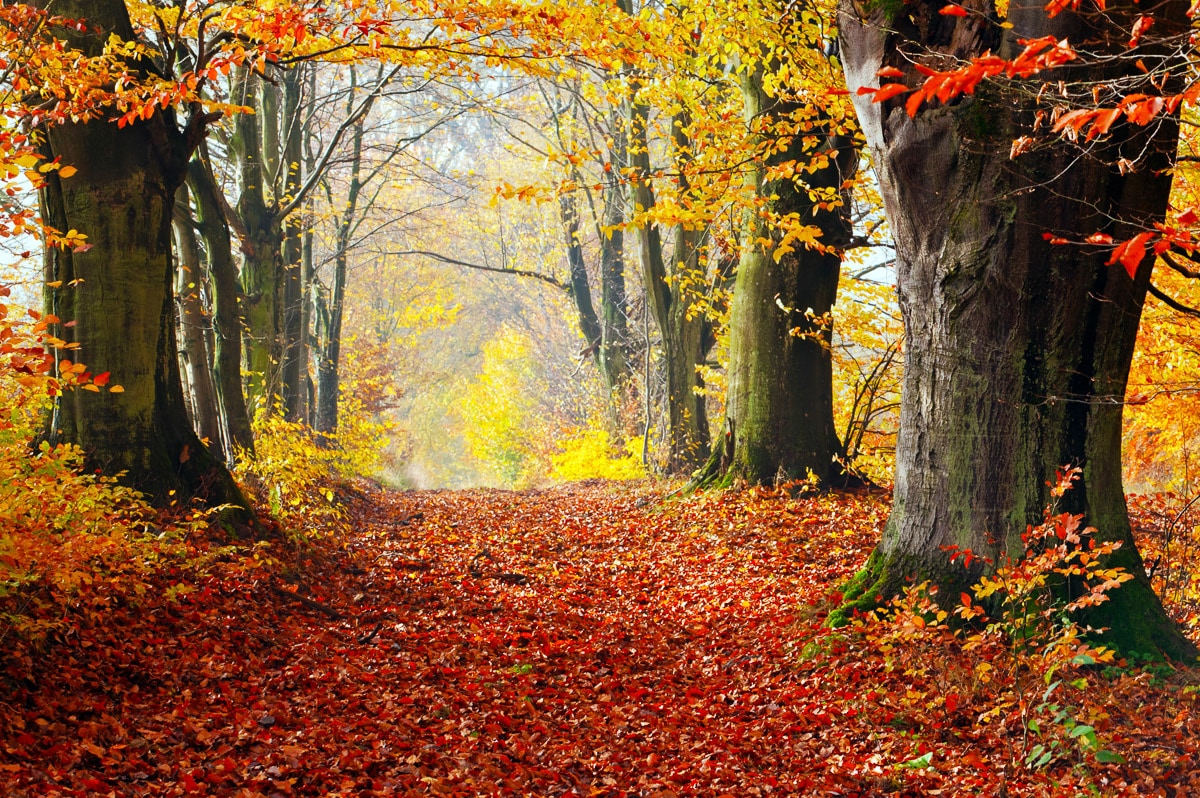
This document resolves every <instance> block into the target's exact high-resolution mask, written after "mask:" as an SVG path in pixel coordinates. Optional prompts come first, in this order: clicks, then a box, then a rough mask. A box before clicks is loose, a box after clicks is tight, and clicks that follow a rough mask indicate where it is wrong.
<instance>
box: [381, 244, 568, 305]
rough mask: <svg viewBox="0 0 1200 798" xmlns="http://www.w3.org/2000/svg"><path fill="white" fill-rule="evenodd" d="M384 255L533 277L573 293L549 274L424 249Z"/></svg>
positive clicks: (394, 251) (392, 251)
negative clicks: (453, 256)
mask: <svg viewBox="0 0 1200 798" xmlns="http://www.w3.org/2000/svg"><path fill="white" fill-rule="evenodd" d="M383 254H385V255H396V256H397V257H405V256H409V255H419V256H422V257H426V258H432V259H433V260H437V261H441V262H442V263H449V264H451V265H452V266H465V267H466V268H468V269H478V270H479V271H481V272H496V273H497V274H513V275H516V276H517V277H532V278H533V279H534V280H541V281H542V282H543V283H546V284H547V285H552V286H554V287H555V288H557V289H559V290H561V291H565V292H566V293H568V294H570V293H571V286H569V285H567V284H566V283H564V282H563V281H562V280H559V279H558V278H557V277H553V276H551V275H549V274H542V273H541V272H533V271H529V270H527V269H512V268H509V267H507V266H484V265H483V264H482V263H470V262H468V261H465V260H458V259H457V258H450V257H447V256H445V255H439V254H438V253H436V252H429V251H427V250H423V249H405V250H388V251H386V252H384V253H383Z"/></svg>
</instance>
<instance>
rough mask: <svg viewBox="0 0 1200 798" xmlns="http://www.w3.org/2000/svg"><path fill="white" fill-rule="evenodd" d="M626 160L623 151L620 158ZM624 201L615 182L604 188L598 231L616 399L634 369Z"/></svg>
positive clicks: (607, 363)
mask: <svg viewBox="0 0 1200 798" xmlns="http://www.w3.org/2000/svg"><path fill="white" fill-rule="evenodd" d="M624 160H625V155H624V154H623V153H622V154H621V156H620V161H618V162H619V163H623V162H624ZM615 168H616V167H615V166H614V169H615ZM623 205H624V202H623V198H622V196H621V192H620V191H618V190H617V188H616V187H615V186H614V187H612V188H607V189H605V191H604V215H603V217H602V218H603V221H602V227H603V228H604V229H601V230H599V231H597V232H598V233H599V236H598V240H599V242H600V352H599V355H600V369H601V371H602V372H603V373H604V375H605V383H606V385H607V386H608V388H609V391H610V393H611V396H610V399H611V400H613V401H617V400H619V398H620V396H621V394H622V393H623V392H624V391H625V389H626V388H627V386H628V384H629V377H630V372H631V369H632V364H631V363H630V360H629V323H628V318H627V316H626V304H627V302H628V299H627V297H626V294H625V234H624V233H623V232H622V231H621V230H620V229H619V228H620V226H621V224H623V223H624V221H625V215H624V213H623V212H622V207H623ZM605 230H608V231H610V232H607V233H606V232H605Z"/></svg>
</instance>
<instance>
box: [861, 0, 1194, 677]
mask: <svg viewBox="0 0 1200 798" xmlns="http://www.w3.org/2000/svg"><path fill="white" fill-rule="evenodd" d="M1066 6H1067V4H1066V3H1060V2H1054V3H1051V6H1050V7H1048V11H1049V13H1048V11H1047V10H1044V9H1043V8H1042V7H1041V6H1040V5H1038V4H1016V3H1014V4H1013V5H1012V6H1011V7H1010V8H1008V9H1007V16H1006V15H1005V12H1006V9H1005V8H1003V7H1002V6H1001V4H999V3H997V4H995V5H993V3H992V2H991V1H990V0H986V1H985V2H967V3H964V4H963V5H962V6H957V5H946V4H945V3H942V2H941V0H938V2H920V3H915V4H904V5H898V4H890V3H882V4H877V5H863V4H859V3H857V2H854V1H853V0H846V2H843V3H842V6H841V13H840V16H839V30H840V36H841V44H842V56H843V58H844V60H845V70H846V75H847V79H848V86H849V89H850V90H851V91H852V92H855V93H856V97H857V106H858V111H859V118H860V121H861V124H862V127H863V129H864V131H865V133H866V138H867V141H868V142H869V145H870V146H871V148H872V150H873V152H874V155H875V159H876V164H877V170H878V175H879V182H880V185H881V189H882V193H883V197H884V204H885V207H886V209H887V213H888V217H889V221H890V223H891V225H892V229H893V232H894V235H895V239H896V249H897V278H898V289H899V294H900V304H901V308H902V311H903V314H904V324H905V338H906V347H907V349H906V353H905V357H906V361H905V372H904V387H903V398H902V408H901V427H900V435H899V439H898V443H897V471H896V483H895V496H894V503H893V509H892V515H891V518H890V521H889V523H888V527H887V531H886V533H885V535H884V539H883V541H882V542H881V543H880V545H879V547H878V548H877V549H876V550H875V552H874V554H873V555H872V556H871V558H870V561H869V562H868V564H867V566H866V568H865V570H864V571H863V572H862V573H861V574H860V575H859V576H858V577H857V579H856V580H855V582H854V583H852V585H851V586H850V589H849V590H848V591H847V592H846V598H847V600H849V601H850V602H852V606H853V604H854V603H857V604H859V605H862V604H867V603H871V602H874V601H875V600H876V599H877V597H879V596H881V595H883V596H886V595H889V594H894V593H896V592H897V591H899V590H900V589H901V588H902V587H903V586H904V585H905V584H908V583H909V582H910V581H911V580H913V579H916V580H917V581H921V580H926V579H928V580H930V581H931V582H932V583H933V584H935V585H937V586H938V587H940V588H941V595H942V596H944V597H957V596H958V595H959V591H960V590H962V589H965V588H966V586H967V585H968V584H970V582H971V580H973V579H974V578H975V577H976V576H977V575H978V572H979V571H980V570H981V569H982V568H983V567H984V565H983V560H975V561H974V567H973V568H971V569H965V568H963V567H962V565H961V564H960V563H958V562H955V563H952V562H951V561H950V557H949V555H948V553H947V552H946V551H945V550H944V549H945V548H946V547H950V546H954V547H959V548H960V549H970V550H972V551H973V552H974V553H975V554H976V555H978V556H979V557H983V558H989V559H990V560H992V561H996V560H997V559H999V558H1002V557H1004V556H1013V557H1019V556H1020V555H1021V553H1022V552H1023V551H1024V547H1023V544H1022V540H1021V535H1022V533H1023V532H1024V531H1025V529H1026V527H1027V525H1029V524H1036V523H1038V522H1039V521H1040V520H1041V518H1042V514H1043V510H1044V508H1045V507H1046V506H1047V505H1048V504H1049V503H1050V502H1051V501H1052V498H1053V497H1052V496H1051V494H1050V487H1049V486H1051V485H1053V484H1055V482H1056V479H1055V472H1056V470H1057V469H1059V468H1060V467H1062V466H1076V467H1079V468H1080V469H1081V477H1080V479H1079V480H1078V482H1077V483H1076V485H1075V487H1074V488H1073V489H1072V490H1070V491H1069V492H1068V493H1067V494H1066V495H1065V496H1064V497H1063V498H1062V499H1061V504H1060V508H1061V509H1062V510H1065V511H1071V512H1078V513H1082V514H1084V515H1085V516H1086V520H1087V522H1088V523H1089V524H1091V525H1093V526H1095V527H1096V528H1097V529H1098V530H1099V538H1100V539H1101V540H1104V541H1120V543H1121V544H1122V545H1121V548H1120V549H1119V550H1118V551H1117V552H1116V553H1115V554H1114V555H1113V557H1112V561H1111V564H1112V565H1114V566H1122V567H1124V568H1125V569H1126V570H1128V572H1129V573H1131V574H1132V575H1133V576H1134V579H1133V581H1131V582H1129V583H1127V584H1125V585H1123V586H1122V587H1121V589H1120V590H1116V591H1112V592H1111V593H1109V594H1108V595H1109V597H1110V600H1109V601H1108V602H1106V603H1104V604H1101V605H1100V606H1099V608H1098V609H1097V610H1096V611H1095V612H1094V613H1093V614H1092V617H1091V618H1090V622H1091V623H1092V624H1093V625H1094V626H1098V627H1100V626H1103V627H1108V628H1109V630H1110V632H1109V634H1110V635H1111V637H1112V639H1113V640H1114V641H1115V642H1116V643H1117V645H1118V646H1119V647H1121V648H1122V649H1124V650H1127V651H1142V652H1162V653H1165V654H1167V655H1170V656H1172V657H1182V658H1192V657H1194V656H1195V654H1196V650H1195V648H1194V647H1193V646H1192V645H1191V644H1190V643H1188V641H1187V640H1186V639H1185V638H1184V637H1183V636H1182V635H1181V634H1180V632H1179V630H1178V629H1177V628H1176V626H1175V625H1174V624H1173V623H1172V622H1171V621H1170V620H1169V619H1168V618H1167V616H1166V614H1165V612H1164V611H1163V608H1162V605H1161V603H1160V602H1159V599H1158V598H1157V596H1155V594H1154V592H1153V590H1152V589H1151V587H1150V583H1149V580H1148V579H1147V576H1146V571H1145V568H1144V567H1143V564H1142V561H1141V558H1140V557H1139V555H1138V551H1137V548H1136V546H1135V545H1134V541H1133V538H1132V535H1131V533H1130V526H1129V520H1128V514H1127V510H1126V505H1125V498H1124V493H1123V490H1122V484H1121V451H1120V446H1121V411H1122V399H1123V397H1124V394H1125V387H1126V380H1127V377H1128V373H1129V367H1130V359H1131V356H1132V353H1133V347H1134V340H1135V337H1136V334H1137V328H1138V319H1139V317H1140V315H1141V310H1142V303H1143V300H1144V298H1145V295H1146V291H1147V285H1148V283H1149V279H1150V272H1151V269H1152V263H1151V261H1152V259H1143V258H1142V257H1141V255H1142V253H1141V252H1137V253H1134V252H1130V251H1128V249H1127V250H1126V251H1124V252H1123V253H1115V254H1116V255H1119V256H1123V257H1120V260H1121V263H1120V265H1107V264H1106V260H1105V255H1106V254H1108V251H1109V250H1111V247H1109V248H1107V249H1102V250H1101V251H1098V247H1096V246H1089V245H1083V246H1074V245H1062V244H1060V243H1059V242H1060V241H1068V240H1072V241H1078V242H1084V241H1088V240H1090V241H1092V242H1101V241H1105V240H1107V241H1114V240H1116V241H1121V240H1129V239H1132V238H1134V237H1135V236H1136V235H1139V234H1140V233H1141V231H1143V230H1147V229H1151V228H1152V227H1153V225H1154V224H1155V223H1161V222H1162V221H1163V219H1164V215H1165V212H1166V210H1167V201H1168V194H1169V192H1170V189H1171V167H1172V165H1173V162H1174V155H1175V147H1176V141H1177V135H1178V127H1177V123H1176V119H1175V117H1174V116H1173V114H1172V113H1168V112H1166V111H1164V110H1163V109H1164V105H1165V104H1164V103H1163V102H1162V101H1161V100H1162V97H1163V95H1165V94H1168V93H1170V92H1171V91H1172V89H1173V86H1172V84H1171V83H1170V81H1169V79H1168V78H1166V77H1165V74H1166V73H1167V72H1168V71H1170V72H1173V73H1174V74H1179V70H1181V69H1182V62H1181V60H1180V57H1179V56H1178V55H1177V54H1176V53H1175V51H1174V50H1173V49H1172V48H1171V46H1170V44H1169V42H1170V39H1171V37H1178V39H1179V40H1183V39H1186V36H1187V32H1188V20H1187V19H1186V17H1185V12H1186V10H1187V4H1186V3H1182V2H1164V3H1159V4H1157V5H1156V6H1155V7H1154V9H1153V11H1152V13H1153V15H1154V17H1153V22H1154V26H1155V30H1156V32H1158V33H1161V34H1162V36H1163V37H1165V38H1164V39H1162V40H1159V41H1157V42H1152V41H1149V40H1147V41H1145V42H1142V41H1140V40H1139V36H1140V33H1141V32H1144V31H1145V29H1146V27H1147V24H1148V23H1147V21H1146V19H1145V18H1142V17H1139V16H1138V12H1137V10H1136V9H1134V8H1133V7H1129V6H1123V7H1121V8H1119V9H1114V8H1109V9H1108V11H1104V10H1103V4H1100V5H1099V9H1096V8H1093V7H1088V8H1087V9H1079V8H1078V4H1076V8H1075V9H1067V8H1066ZM1058 12H1061V13H1058ZM1148 13H1149V12H1148ZM1071 43H1075V45H1076V46H1079V47H1083V46H1085V44H1086V47H1087V48H1088V49H1087V52H1085V53H1082V54H1077V53H1075V51H1074V50H1072V49H1071ZM1130 48H1133V50H1132V52H1130ZM1062 64H1069V67H1061V65H1062ZM1146 64H1153V65H1154V67H1155V68H1156V69H1158V70H1159V74H1158V75H1157V77H1156V76H1154V75H1152V74H1148V71H1146V70H1145V67H1146ZM963 65H965V66H963ZM1056 66H1057V67H1061V68H1060V69H1058V70H1056V72H1054V73H1051V74H1050V77H1049V80H1050V81H1051V83H1050V84H1049V86H1047V87H1046V88H1045V93H1044V94H1040V93H1039V92H1040V90H1041V88H1042V87H1041V84H1040V83H1036V82H1033V81H1022V80H1021V79H1020V78H1022V77H1024V76H1028V75H1030V74H1032V73H1034V72H1036V71H1039V70H1041V69H1046V68H1052V67H1056ZM941 70H946V71H945V72H943V71H941ZM947 75H949V77H945V76H947ZM1060 79H1061V81H1062V82H1061V83H1059V82H1056V81H1058V80H1060ZM880 82H882V83H884V85H883V86H879V85H878V83H880ZM1134 92H1145V94H1143V95H1141V96H1147V95H1156V96H1158V97H1159V99H1160V102H1159V103H1158V105H1157V108H1156V111H1162V113H1151V114H1146V115H1145V116H1146V118H1142V117H1140V116H1137V117H1135V114H1134V112H1133V111H1130V113H1129V114H1128V115H1126V114H1125V110H1128V109H1129V108H1130V107H1131V106H1129V105H1128V104H1126V105H1125V106H1116V104H1115V103H1116V101H1118V100H1121V99H1122V97H1125V98H1128V97H1129V96H1131V95H1132V94H1133V93H1134ZM905 94H909V96H908V97H907V98H905V97H903V95H905ZM1055 97H1056V98H1058V101H1059V103H1060V108H1059V109H1058V110H1056V111H1055V112H1054V114H1053V116H1052V117H1051V116H1050V115H1049V114H1048V112H1047V108H1046V105H1044V104H1043V100H1046V99H1047V98H1055ZM1105 100H1107V101H1108V103H1113V104H1114V106H1115V108H1116V109H1117V110H1116V111H1115V112H1114V113H1111V114H1106V116H1105V118H1103V119H1100V118H1099V117H1098V116H1097V114H1099V113H1103V110H1102V109H1099V110H1093V111H1091V112H1090V113H1091V116H1090V117H1086V118H1084V121H1092V122H1097V120H1098V122H1097V124H1095V125H1093V126H1092V127H1090V128H1089V129H1088V130H1082V128H1081V126H1074V127H1073V126H1072V122H1073V121H1075V120H1079V119H1081V117H1080V116H1074V117H1068V116H1067V114H1069V113H1072V112H1073V111H1072V109H1075V110H1079V111H1081V112H1082V113H1085V114H1086V113H1089V111H1088V109H1096V107H1097V106H1101V105H1105V104H1107V103H1105V102H1104V101H1105ZM1165 107H1166V108H1168V109H1172V110H1174V109H1177V108H1178V101H1176V102H1175V103H1174V105H1173V106H1171V105H1165ZM1125 116H1128V118H1127V119H1125V118H1123V117H1125ZM1064 118H1065V119H1066V120H1067V121H1066V122H1064V123H1062V124H1060V125H1059V126H1058V129H1059V130H1065V131H1066V132H1067V133H1071V134H1075V137H1077V138H1079V139H1080V143H1081V144H1082V145H1083V146H1072V145H1071V144H1069V143H1065V142H1055V143H1053V144H1052V145H1049V144H1047V145H1044V146H1037V147H1033V148H1032V151H1030V152H1027V153H1026V154H1024V155H1020V157H1016V158H1013V157H1011V156H1013V155H1017V154H1019V153H1020V151H1021V150H1022V149H1025V148H1026V147H1029V146H1030V144H1031V142H1033V141H1034V139H1033V138H1032V137H1033V135H1034V131H1035V130H1036V129H1037V128H1038V127H1039V126H1040V125H1041V124H1043V123H1044V122H1045V121H1046V120H1047V119H1049V120H1050V121H1051V122H1053V121H1054V120H1056V119H1057V120H1059V121H1060V122H1061V121H1062V119H1064ZM1135 119H1136V123H1135ZM1147 122H1150V124H1146V123H1147ZM1080 125H1082V122H1081V123H1080ZM1043 135H1044V134H1043ZM1014 140H1015V141H1017V144H1016V145H1014V144H1013V142H1014ZM1134 254H1137V257H1132V256H1133V255H1134ZM1115 260H1117V257H1110V258H1109V262H1110V263H1111V262H1114V261H1115ZM1122 265H1123V266H1125V267H1126V268H1121V266H1122ZM1066 587H1067V588H1068V589H1069V587H1070V586H1069V585H1068V586H1066Z"/></svg>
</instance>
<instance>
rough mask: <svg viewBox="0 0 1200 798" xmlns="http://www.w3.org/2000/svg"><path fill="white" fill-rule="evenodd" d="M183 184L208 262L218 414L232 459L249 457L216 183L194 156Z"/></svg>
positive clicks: (230, 266)
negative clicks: (191, 199) (241, 455)
mask: <svg viewBox="0 0 1200 798" xmlns="http://www.w3.org/2000/svg"><path fill="white" fill-rule="evenodd" d="M188 185H189V186H190V187H191V189H192V195H193V196H194V197H195V199H196V223H197V224H198V225H199V228H200V237H201V238H203V239H204V248H205V252H206V254H207V257H208V269H209V273H210V274H211V275H212V284H213V332H214V335H213V341H214V346H213V373H214V376H215V377H216V382H217V395H218V397H219V400H220V406H221V413H222V417H223V418H224V421H225V428H226V430H227V432H228V435H229V445H230V449H231V451H229V452H227V457H228V458H232V457H233V456H235V455H237V453H238V451H239V450H240V451H241V452H244V453H245V454H247V455H249V456H250V457H253V456H254V433H253V431H252V429H251V426H250V414H249V411H248V410H247V409H246V395H245V393H244V392H243V390H242V324H243V319H242V315H241V308H240V303H239V301H238V294H239V293H240V291H239V288H238V274H237V264H236V263H234V259H233V239H232V237H231V236H230V233H229V222H228V220H227V219H226V218H225V212H224V210H223V207H222V203H221V200H220V197H219V196H218V194H217V192H218V191H219V190H220V189H219V188H218V187H217V183H216V179H215V178H214V177H213V174H212V170H211V169H210V168H209V166H208V164H207V163H206V162H205V161H204V160H203V159H202V158H199V157H196V158H193V159H192V160H191V162H190V163H189V164H188Z"/></svg>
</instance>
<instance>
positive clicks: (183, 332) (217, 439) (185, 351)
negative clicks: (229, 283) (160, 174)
mask: <svg viewBox="0 0 1200 798" xmlns="http://www.w3.org/2000/svg"><path fill="white" fill-rule="evenodd" d="M173 225H174V228H175V251H176V255H177V263H176V265H175V297H176V305H177V312H178V319H177V321H178V325H177V328H176V329H177V331H178V335H179V340H180V342H181V345H180V347H179V354H180V358H179V361H180V363H179V366H180V376H181V378H182V380H183V387H184V392H185V396H186V397H187V399H188V407H189V408H190V409H191V419H192V426H193V428H194V429H195V430H196V432H197V433H198V434H199V435H200V437H201V439H203V440H205V441H207V442H208V446H209V448H210V449H211V450H213V451H214V452H222V451H224V445H223V440H222V433H221V415H220V411H219V409H218V405H217V393H216V388H215V386H214V384H213V374H212V351H211V350H210V349H209V347H208V341H209V336H208V331H209V327H210V325H211V320H210V316H209V314H208V313H207V312H206V310H205V307H204V301H203V298H202V293H203V289H204V286H205V284H206V283H207V282H208V280H207V279H205V278H206V274H205V269H204V264H203V262H202V261H201V259H200V243H199V241H198V240H197V238H196V228H195V220H194V219H193V217H192V208H191V201H190V199H189V198H188V191H187V187H186V185H185V186H181V187H180V188H179V193H178V200H177V202H176V204H175V213H174V219H173Z"/></svg>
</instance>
